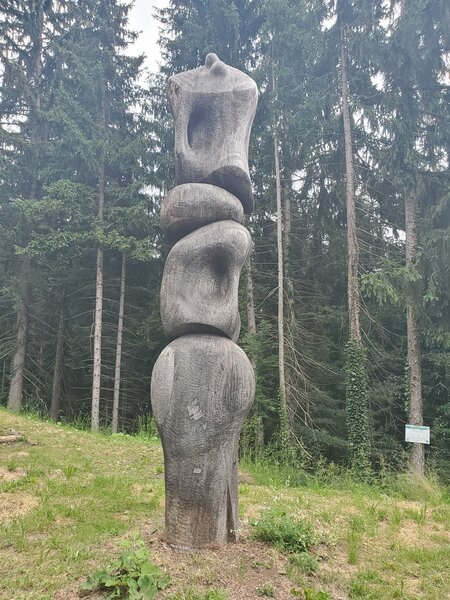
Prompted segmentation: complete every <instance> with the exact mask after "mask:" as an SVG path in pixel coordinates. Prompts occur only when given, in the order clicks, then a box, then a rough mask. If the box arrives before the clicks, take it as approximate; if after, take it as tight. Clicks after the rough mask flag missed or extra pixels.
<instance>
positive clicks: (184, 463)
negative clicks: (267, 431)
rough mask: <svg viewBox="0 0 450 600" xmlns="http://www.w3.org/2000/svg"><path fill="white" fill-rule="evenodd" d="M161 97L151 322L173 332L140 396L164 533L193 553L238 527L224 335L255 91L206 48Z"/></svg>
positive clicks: (241, 363) (243, 397)
mask: <svg viewBox="0 0 450 600" xmlns="http://www.w3.org/2000/svg"><path fill="white" fill-rule="evenodd" d="M169 100H170V104H171V110H172V114H173V116H174V121H175V154H176V156H175V158H176V179H177V183H178V184H180V185H178V187H176V188H175V189H174V190H172V191H171V192H169V194H168V195H167V196H166V198H165V200H164V202H163V206H162V210H161V224H162V227H163V229H164V228H165V229H166V231H167V234H168V236H169V237H170V238H172V240H174V241H176V242H177V243H176V244H175V246H174V247H173V248H172V250H171V252H170V253H169V256H168V257H167V261H166V265H165V270H164V275H163V281H162V286H161V319H162V323H163V326H164V329H165V332H166V334H167V335H168V336H169V337H170V338H176V339H174V341H172V342H170V343H169V345H168V346H167V347H166V348H165V349H164V350H163V352H162V353H161V355H160V356H159V358H158V360H157V361H156V364H155V366H154V369H153V373H152V389H151V396H152V408H153V413H154V415H155V419H156V423H157V426H158V430H159V432H160V434H161V439H162V443H163V449H164V464H165V480H166V539H167V541H168V542H169V543H170V544H172V545H173V546H175V547H177V548H180V549H193V548H204V547H211V546H218V545H221V544H224V543H226V542H227V541H230V540H235V539H236V538H237V532H238V487H237V447H238V439H239V432H240V430H241V428H242V425H243V423H244V419H245V417H246V415H247V413H248V411H249V410H250V407H251V404H252V401H253V396H254V391H255V381H254V374H253V368H252V365H251V364H250V361H249V360H248V358H247V357H246V355H245V354H244V352H243V351H242V350H241V349H240V348H239V347H238V346H236V344H235V343H234V341H232V340H236V339H237V338H238V336H239V329H240V317H239V311H238V286H239V275H240V272H241V269H242V267H243V265H244V263H245V262H246V260H247V259H248V256H249V255H250V252H251V247H252V244H251V238H250V234H249V233H248V231H247V230H246V229H245V227H243V226H242V225H240V222H241V221H242V218H243V212H244V211H245V212H251V210H252V208H253V197H252V190H251V184H250V178H249V171H248V159H247V153H248V142H249V136H250V129H251V125H252V121H253V117H254V114H255V110H256V101H257V90H256V85H255V83H254V82H253V81H252V80H251V79H250V78H249V77H247V75H244V74H243V73H241V72H239V71H237V70H236V69H233V68H231V67H228V66H227V65H225V64H224V63H222V62H221V61H220V60H219V59H218V58H217V56H216V55H215V54H209V55H208V56H207V57H206V61H205V66H204V67H200V68H199V69H194V70H193V71H188V72H186V73H181V74H180V75H175V76H174V77H171V79H170V81H169ZM211 184H212V185H211ZM183 236H185V237H183ZM180 238H181V239H180ZM177 240H178V241H177ZM224 336H227V337H224ZM228 338H231V339H228Z"/></svg>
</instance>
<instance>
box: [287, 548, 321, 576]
mask: <svg viewBox="0 0 450 600" xmlns="http://www.w3.org/2000/svg"><path fill="white" fill-rule="evenodd" d="M318 568H319V563H318V562H317V559H316V558H315V557H314V556H313V555H312V554H310V553H309V552H301V553H300V554H293V555H292V556H290V557H289V565H288V574H289V576H290V577H292V575H294V576H295V575H296V574H297V573H298V572H300V573H302V574H304V575H312V574H313V573H315V572H316V571H317V569H318Z"/></svg>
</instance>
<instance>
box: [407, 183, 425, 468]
mask: <svg viewBox="0 0 450 600" xmlns="http://www.w3.org/2000/svg"><path fill="white" fill-rule="evenodd" d="M405 236H406V266H407V267H413V266H414V265H415V263H416V258H417V198H416V196H415V194H414V193H413V192H411V191H409V192H407V193H406V194H405ZM406 324H407V342H408V370H409V422H410V423H411V424H412V425H423V399H422V366H421V360H420V358H421V354H420V340H419V326H418V323H417V317H416V313H415V309H414V305H413V302H412V301H411V299H407V301H406ZM410 461H411V470H412V471H413V472H414V473H416V474H417V475H420V476H424V475H425V447H424V445H423V444H413V449H412V453H411V459H410Z"/></svg>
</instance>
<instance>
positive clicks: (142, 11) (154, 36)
mask: <svg viewBox="0 0 450 600" xmlns="http://www.w3.org/2000/svg"><path fill="white" fill-rule="evenodd" d="M168 4H169V0H135V2H134V6H133V8H132V9H131V11H130V27H131V29H133V30H135V31H137V32H140V33H139V37H138V39H137V40H136V42H135V44H134V45H133V47H132V48H130V53H131V54H135V55H138V54H145V55H146V61H145V65H146V67H147V68H148V69H150V70H151V71H155V70H156V67H157V64H158V61H159V59H160V54H159V49H158V46H157V43H156V42H157V40H158V23H157V21H156V19H155V18H154V17H153V13H154V9H155V7H157V8H163V7H165V6H167V5H168Z"/></svg>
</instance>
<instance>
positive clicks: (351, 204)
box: [340, 20, 371, 478]
mask: <svg viewBox="0 0 450 600" xmlns="http://www.w3.org/2000/svg"><path fill="white" fill-rule="evenodd" d="M340 38H341V39H340V51H341V90H342V119H343V124H344V146H345V180H346V208H347V302H348V321H349V331H350V336H349V340H348V342H347V345H346V357H345V370H346V411H347V429H348V438H349V449H350V460H351V465H352V467H353V468H354V470H355V474H356V475H357V476H358V477H361V478H365V477H367V475H368V472H369V470H370V447H371V442H370V431H369V408H368V402H367V388H368V385H367V363H366V355H365V349H364V346H363V343H362V338H361V328H360V318H359V317H360V304H359V279H358V258H359V252H358V237H357V231H356V207H355V190H354V168H353V150H352V131H351V121H350V108H349V86H348V70H347V48H346V36H345V24H344V23H343V22H342V20H341V23H340Z"/></svg>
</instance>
